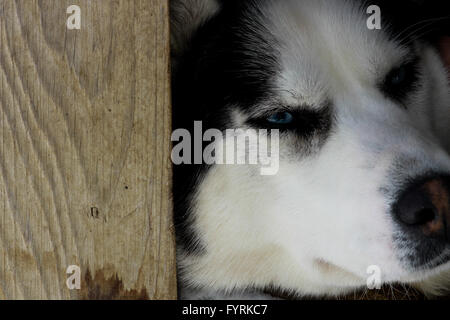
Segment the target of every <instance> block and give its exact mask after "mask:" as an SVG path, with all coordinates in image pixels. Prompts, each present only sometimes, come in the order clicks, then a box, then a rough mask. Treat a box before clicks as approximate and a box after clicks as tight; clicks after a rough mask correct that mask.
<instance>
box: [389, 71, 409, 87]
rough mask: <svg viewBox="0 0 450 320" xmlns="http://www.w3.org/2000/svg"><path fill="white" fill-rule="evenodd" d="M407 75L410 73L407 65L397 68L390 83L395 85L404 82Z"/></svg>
mask: <svg viewBox="0 0 450 320" xmlns="http://www.w3.org/2000/svg"><path fill="white" fill-rule="evenodd" d="M407 75H408V73H407V70H406V68H405V67H402V68H400V69H398V70H396V71H395V72H394V73H393V74H391V77H390V79H389V80H390V84H391V85H393V86H399V85H401V84H402V83H403V82H405V80H406V78H407Z"/></svg>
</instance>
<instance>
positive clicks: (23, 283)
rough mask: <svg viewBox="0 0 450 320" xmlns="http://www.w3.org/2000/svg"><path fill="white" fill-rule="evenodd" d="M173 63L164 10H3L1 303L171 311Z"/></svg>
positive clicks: (61, 1) (94, 4)
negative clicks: (140, 304)
mask: <svg viewBox="0 0 450 320" xmlns="http://www.w3.org/2000/svg"><path fill="white" fill-rule="evenodd" d="M73 4H75V5H78V6H79V7H80V8H81V29H80V30H68V28H67V27H66V21H67V19H68V17H69V14H67V13H66V10H67V7H69V6H70V5H73ZM168 60H169V26H168V3H167V0H95V1H92V0H70V1H66V0H17V1H15V0H2V1H1V2H0V299H94V298H101V299H117V298H121V299H125V298H131V299H135V298H143V299H147V298H149V299H172V298H176V279H175V249H174V238H173V228H172V219H171V218H172V217H171V216H172V205H171V196H170V190H171V163H170V157H169V156H170V133H171V112H170V92H169V91H170V90H169V61H168ZM70 265H77V266H80V267H81V290H69V289H68V287H67V285H66V280H67V278H68V275H67V274H66V269H67V267H68V266H70Z"/></svg>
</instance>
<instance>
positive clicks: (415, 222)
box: [394, 176, 450, 242]
mask: <svg viewBox="0 0 450 320" xmlns="http://www.w3.org/2000/svg"><path fill="white" fill-rule="evenodd" d="M394 211H395V214H396V217H397V219H398V220H399V222H400V223H401V224H403V225H404V226H405V227H407V228H410V229H411V230H415V231H416V233H419V234H421V235H422V237H425V238H433V239H436V240H440V241H445V242H448V241H449V236H450V178H449V177H447V176H437V177H433V178H429V179H422V180H420V181H417V182H416V183H414V184H412V186H410V187H409V188H407V189H406V190H405V191H404V192H403V193H402V195H401V196H400V198H399V200H398V202H397V204H396V205H395V208H394Z"/></svg>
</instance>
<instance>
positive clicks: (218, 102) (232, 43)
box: [172, 1, 278, 254]
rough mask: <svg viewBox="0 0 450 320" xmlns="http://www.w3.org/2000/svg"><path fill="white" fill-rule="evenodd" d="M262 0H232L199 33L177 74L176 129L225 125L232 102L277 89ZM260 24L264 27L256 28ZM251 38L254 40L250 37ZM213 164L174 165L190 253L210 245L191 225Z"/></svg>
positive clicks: (182, 236) (245, 103)
mask: <svg viewBox="0 0 450 320" xmlns="http://www.w3.org/2000/svg"><path fill="white" fill-rule="evenodd" d="M258 3H260V1H240V2H239V1H229V2H227V3H226V5H225V4H224V5H223V10H222V11H221V12H220V13H219V14H218V15H217V16H216V17H214V18H212V19H211V20H210V21H208V22H207V23H206V24H205V25H203V26H202V27H201V28H200V29H199V30H198V32H197V34H196V35H195V36H194V37H193V39H192V43H191V46H190V48H189V49H188V51H187V52H186V53H185V54H184V56H183V57H182V58H181V60H180V61H179V62H178V66H177V70H174V75H173V84H172V85H173V108H174V112H173V114H174V117H173V124H174V129H176V128H185V129H188V130H190V132H191V134H192V132H193V122H194V121H195V120H201V121H202V123H203V129H204V130H207V129H209V128H216V129H219V130H225V129H226V128H227V126H226V124H227V123H228V124H229V123H231V119H229V118H226V116H224V115H226V114H227V113H226V112H223V110H224V108H225V107H226V106H227V105H233V104H236V105H237V104H238V105H239V107H241V108H244V109H245V108H249V107H251V106H253V105H255V104H257V103H258V102H259V101H261V100H263V99H264V98H265V97H266V95H268V94H269V93H270V92H271V79H272V78H273V77H274V76H275V74H276V72H277V70H278V65H277V55H278V54H277V52H276V51H275V49H274V48H273V46H272V43H273V42H272V41H275V40H274V39H269V38H264V37H262V36H261V35H267V37H270V32H269V31H268V30H265V27H264V25H263V23H262V22H261V19H262V18H258V16H262V15H258V13H259V7H258V5H257V4H258ZM255 30H258V32H256V31H255ZM249 42H251V43H249ZM208 168H209V166H208V165H180V166H175V167H174V180H173V185H174V188H173V192H174V205H175V208H174V210H175V215H174V222H175V228H176V236H177V241H178V244H180V245H182V246H183V248H184V250H186V251H187V252H188V253H190V254H194V253H197V254H198V253H201V251H202V250H204V247H203V246H202V244H201V240H200V239H199V238H198V237H197V236H196V235H195V232H194V230H192V229H190V228H189V227H188V226H189V225H190V223H188V222H189V221H188V218H189V212H190V210H191V209H192V208H190V204H191V199H192V197H193V195H194V194H195V186H196V185H198V183H199V180H200V179H202V177H203V176H204V175H205V173H206V172H207V170H208Z"/></svg>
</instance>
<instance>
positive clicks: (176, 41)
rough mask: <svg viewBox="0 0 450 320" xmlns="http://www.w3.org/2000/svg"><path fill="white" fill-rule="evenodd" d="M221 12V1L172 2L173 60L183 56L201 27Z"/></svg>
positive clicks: (184, 0)
mask: <svg viewBox="0 0 450 320" xmlns="http://www.w3.org/2000/svg"><path fill="white" fill-rule="evenodd" d="M219 10H220V1H219V0H171V1H170V20H171V23H170V26H171V47H172V58H174V59H177V57H179V56H181V55H182V54H183V52H184V51H185V50H186V48H187V47H188V45H189V42H190V41H191V39H192V37H193V36H194V34H195V32H196V31H197V30H198V29H199V27H201V26H202V25H203V24H204V23H205V22H207V21H208V20H209V19H211V18H212V17H214V16H215V15H216V14H217V13H218V12H219Z"/></svg>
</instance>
